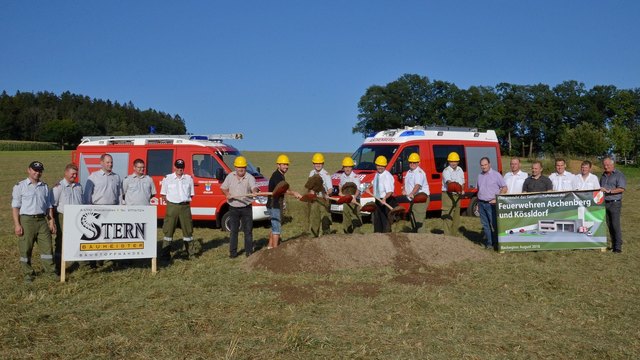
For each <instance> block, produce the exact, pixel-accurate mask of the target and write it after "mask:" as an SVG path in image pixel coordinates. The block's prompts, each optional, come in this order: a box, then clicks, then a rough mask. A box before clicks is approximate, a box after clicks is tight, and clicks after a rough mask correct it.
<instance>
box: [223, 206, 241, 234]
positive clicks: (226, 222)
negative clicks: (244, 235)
mask: <svg viewBox="0 0 640 360" xmlns="http://www.w3.org/2000/svg"><path fill="white" fill-rule="evenodd" d="M230 218H231V216H229V212H228V211H227V212H226V213H224V215H222V220H220V228H221V229H222V231H226V232H229V231H231V226H230V224H229V220H230ZM240 229H242V220H240Z"/></svg>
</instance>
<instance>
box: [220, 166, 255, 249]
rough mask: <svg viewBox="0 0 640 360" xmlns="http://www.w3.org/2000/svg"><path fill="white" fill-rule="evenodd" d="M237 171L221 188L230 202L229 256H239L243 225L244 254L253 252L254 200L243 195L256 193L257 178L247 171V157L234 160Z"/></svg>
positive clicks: (228, 177)
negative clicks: (240, 231) (240, 230)
mask: <svg viewBox="0 0 640 360" xmlns="http://www.w3.org/2000/svg"><path fill="white" fill-rule="evenodd" d="M233 166H234V167H235V168H236V171H233V172H231V173H230V174H229V175H227V177H225V179H224V182H223V183H222V186H221V187H220V190H222V193H223V194H224V195H225V196H226V197H227V202H228V203H229V225H230V226H229V227H230V230H231V234H230V237H229V258H231V259H233V258H236V257H238V230H239V229H240V225H242V231H243V232H244V254H245V255H246V256H249V255H251V254H252V253H253V214H252V209H251V203H252V202H253V200H252V199H251V198H250V197H248V196H244V197H243V195H249V194H256V193H257V192H258V187H257V186H256V179H255V177H253V175H251V174H249V173H248V172H247V159H245V158H244V157H243V156H238V157H237V158H236V159H235V160H234V161H233Z"/></svg>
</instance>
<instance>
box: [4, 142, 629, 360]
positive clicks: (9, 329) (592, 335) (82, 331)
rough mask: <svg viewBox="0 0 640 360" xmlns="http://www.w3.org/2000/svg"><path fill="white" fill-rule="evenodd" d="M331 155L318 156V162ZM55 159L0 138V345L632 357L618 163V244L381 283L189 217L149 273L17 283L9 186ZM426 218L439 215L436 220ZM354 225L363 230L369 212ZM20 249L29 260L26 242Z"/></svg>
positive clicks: (49, 354) (214, 354)
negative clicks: (8, 145) (188, 233)
mask: <svg viewBox="0 0 640 360" xmlns="http://www.w3.org/2000/svg"><path fill="white" fill-rule="evenodd" d="M246 155H247V156H248V157H249V159H250V160H251V161H252V162H253V163H254V164H255V165H258V166H260V167H261V168H262V170H263V173H265V174H266V175H269V174H270V173H271V172H272V169H273V161H274V159H275V156H276V155H277V154H274V153H246ZM289 155H290V157H291V160H292V164H291V170H290V172H289V174H288V176H287V178H288V180H289V181H290V182H291V183H292V186H293V187H294V188H295V189H298V190H299V189H300V188H301V187H302V185H303V184H304V181H305V178H306V175H307V174H308V171H309V170H310V168H311V166H310V165H311V164H310V158H311V154H308V153H291V154H289ZM343 155H344V154H326V156H327V163H328V164H329V165H330V166H329V170H331V171H333V170H335V168H336V167H337V164H339V161H340V159H341V158H342V156H343ZM69 158H70V156H69V152H62V151H47V152H0V165H1V168H2V169H3V171H2V173H1V174H0V187H1V188H2V189H4V190H3V191H2V192H0V204H1V205H0V206H1V208H0V220H1V223H2V224H3V225H4V226H2V227H0V269H1V270H2V276H1V277H0V294H2V295H1V296H0V308H2V310H3V312H4V314H5V315H3V316H2V321H0V354H2V355H0V357H2V358H6V359H33V358H35V359H58V358H60V359H63V358H82V359H114V358H115V359H158V358H163V359H215V358H228V359H248V358H259V359H266V358H271V359H274V358H275V359H309V358H330V359H333V358H350V359H351V358H363V359H370V358H380V359H387V358H392V359H396V358H401V359H413V358H418V359H423V358H425V359H428V358H433V359H458V358H465V359H492V358H501V359H504V358H508V359H539V358H544V359H547V358H559V359H603V358H604V359H637V358H639V357H640V328H639V327H638V324H640V276H639V275H638V270H639V269H640V256H639V255H640V246H639V245H638V243H639V240H640V236H639V235H638V234H639V233H640V224H639V223H640V222H639V221H638V219H640V210H637V209H636V208H635V207H634V206H633V205H634V204H635V203H636V202H638V201H639V200H640V196H639V191H638V179H640V171H638V169H624V171H625V174H626V175H627V180H628V184H629V186H628V189H627V191H626V192H625V195H624V197H625V201H624V208H623V237H624V240H625V246H624V253H623V254H620V255H616V254H612V253H610V252H608V253H600V252H596V251H562V252H531V253H516V254H497V253H490V256H488V257H487V258H486V259H485V260H482V261H476V262H460V263H456V264H453V265H449V266H446V267H443V268H439V269H436V270H437V272H439V273H442V274H444V273H446V274H449V276H444V277H442V281H434V282H432V283H429V284H426V285H412V284H403V283H399V282H397V281H393V279H394V278H395V277H396V276H397V275H398V270H397V269H394V268H385V267H382V268H361V269H356V270H344V271H338V272H330V273H326V272H325V273H314V272H301V273H293V274H276V273H271V272H267V271H263V272H260V271H249V270H247V268H246V267H245V266H243V264H244V262H246V261H247V260H246V259H244V258H242V259H235V260H230V259H229V258H228V246H227V240H228V239H227V234H226V233H224V232H222V231H220V230H218V229H212V228H209V227H206V226H200V227H198V228H196V231H195V237H196V238H199V239H201V241H202V242H203V244H204V249H205V251H204V253H203V254H202V256H201V257H199V258H197V259H194V260H188V261H187V260H177V261H175V262H173V263H172V264H171V265H170V266H167V267H162V268H160V270H159V272H158V273H157V274H156V275H155V276H153V275H151V272H150V269H149V268H148V267H145V266H138V267H130V268H124V269H120V270H117V271H102V270H100V269H98V270H77V271H72V272H71V273H70V274H69V279H68V282H67V283H65V284H60V283H55V282H53V281H51V280H48V279H44V278H37V279H36V281H35V282H34V283H33V284H30V285H25V284H23V283H22V277H21V275H20V270H19V264H18V253H17V245H16V238H15V236H14V234H13V226H12V220H11V215H10V199H11V188H12V186H13V184H15V183H16V182H17V181H18V180H20V179H23V178H25V176H26V175H25V170H26V167H27V165H28V164H29V162H31V161H32V160H40V161H42V162H44V164H45V168H46V170H45V175H44V178H45V181H47V182H48V183H50V184H51V183H54V182H55V181H57V180H58V179H59V177H61V176H62V168H63V166H64V164H65V163H67V162H68V161H69ZM506 164H508V163H507V162H505V165H506ZM524 168H525V169H528V168H529V167H528V165H525V166H524ZM504 169H505V170H506V169H508V167H507V166H505V167H504ZM303 213H304V208H303V207H302V205H301V204H300V203H296V202H292V203H291V214H292V216H293V221H292V222H291V223H289V224H286V225H285V229H284V239H285V240H287V239H293V238H296V239H297V240H296V241H300V240H302V238H303V237H304V236H305V235H304V229H305V225H306V222H305V220H304V219H303V216H302V214H303ZM462 225H463V226H464V227H465V228H466V231H465V232H464V233H465V236H466V238H467V239H468V240H469V241H471V240H474V239H477V238H479V237H480V236H481V235H480V231H481V226H480V223H479V220H477V219H475V218H467V217H463V221H462ZM428 226H429V227H431V228H436V229H439V228H441V227H440V224H439V219H437V218H432V219H429V220H428ZM336 229H338V230H339V229H340V227H339V225H338V226H336ZM364 230H365V232H369V233H370V232H371V231H372V228H371V225H370V224H367V225H366V226H365V229H364ZM267 234H268V229H266V228H263V227H260V228H257V229H255V231H254V238H255V239H257V242H258V244H259V245H264V244H265V241H266V238H267ZM363 245H364V246H366V243H363ZM478 247H479V246H478ZM261 251H264V250H261ZM271 251H278V250H271ZM336 251H339V249H336ZM259 253H260V251H259V252H258V254H259ZM258 254H256V255H258ZM33 262H34V265H35V266H36V267H37V268H39V267H40V264H39V260H38V257H37V255H36V254H34V261H33ZM430 271H433V269H431V270H430ZM434 276H435V275H434ZM302 293H304V296H296V294H298V295H301V294H302ZM292 299H297V300H298V301H292ZM300 299H304V301H299V300H300Z"/></svg>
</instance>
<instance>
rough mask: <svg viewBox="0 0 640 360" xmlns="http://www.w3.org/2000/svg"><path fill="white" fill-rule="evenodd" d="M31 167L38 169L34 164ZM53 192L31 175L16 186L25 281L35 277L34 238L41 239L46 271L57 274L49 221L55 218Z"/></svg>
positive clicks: (15, 205) (14, 205)
mask: <svg viewBox="0 0 640 360" xmlns="http://www.w3.org/2000/svg"><path fill="white" fill-rule="evenodd" d="M34 163H36V165H35V166H36V167H42V164H41V163H38V162H34ZM34 163H32V165H33V164H34ZM38 164H39V165H38ZM31 168H33V169H35V168H34V167H33V166H31ZM50 195H51V194H50V192H49V187H48V186H47V184H46V183H44V182H42V181H38V182H37V183H36V184H33V183H32V182H31V180H30V179H29V178H27V179H25V180H22V181H20V182H19V183H17V184H16V185H15V186H14V187H13V192H12V199H11V207H12V208H15V209H20V210H19V214H20V216H19V221H20V225H21V226H22V230H23V233H22V236H20V237H18V251H19V252H20V265H21V267H22V274H23V276H24V279H25V281H31V280H33V275H34V271H33V268H32V267H31V254H32V252H33V245H34V242H37V243H38V247H39V249H40V261H42V266H43V267H44V271H45V273H47V274H49V275H50V276H55V274H56V273H55V266H54V263H53V254H52V246H51V229H50V228H49V225H48V223H47V222H48V221H53V219H49V212H50V209H51V207H52V205H51V196H50Z"/></svg>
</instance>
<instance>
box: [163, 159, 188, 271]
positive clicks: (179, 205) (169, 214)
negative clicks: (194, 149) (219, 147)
mask: <svg viewBox="0 0 640 360" xmlns="http://www.w3.org/2000/svg"><path fill="white" fill-rule="evenodd" d="M173 167H174V170H173V173H171V174H168V175H167V176H165V178H164V179H162V183H161V186H160V195H162V200H163V202H165V203H166V204H167V210H166V214H165V216H164V222H163V224H162V232H163V233H164V238H163V241H162V253H161V255H160V257H161V258H162V259H164V260H169V259H170V258H171V246H172V241H173V233H174V232H175V230H176V226H177V224H178V221H180V228H181V229H182V240H183V241H184V246H185V248H186V250H187V256H188V257H189V258H191V257H193V256H195V254H196V249H195V247H194V246H192V245H191V242H192V241H193V221H192V219H191V198H192V197H193V196H194V195H195V192H194V191H195V190H194V185H193V178H192V177H191V176H190V175H188V174H185V173H184V160H182V159H178V160H176V161H175V163H174V164H173Z"/></svg>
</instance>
